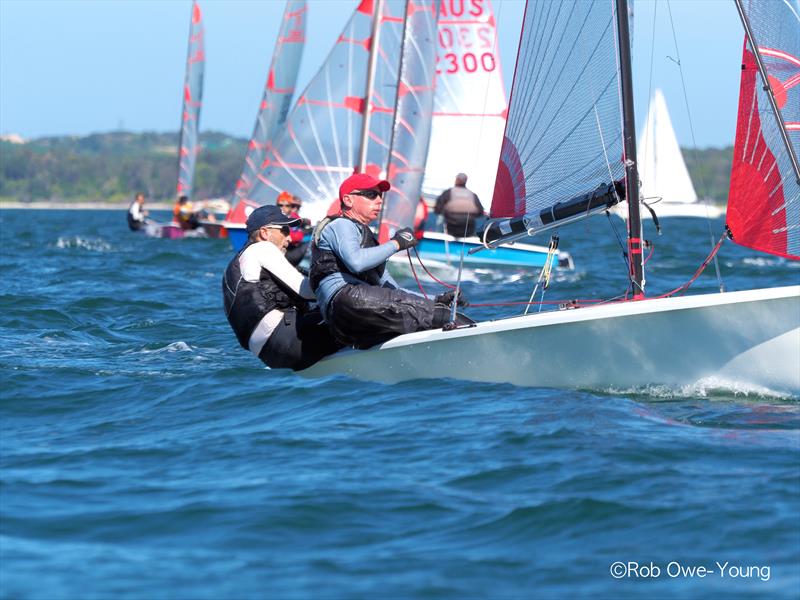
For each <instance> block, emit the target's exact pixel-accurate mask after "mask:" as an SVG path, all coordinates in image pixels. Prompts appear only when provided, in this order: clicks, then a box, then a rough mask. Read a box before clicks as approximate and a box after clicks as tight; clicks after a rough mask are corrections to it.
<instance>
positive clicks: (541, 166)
mask: <svg viewBox="0 0 800 600" xmlns="http://www.w3.org/2000/svg"><path fill="white" fill-rule="evenodd" d="M614 10H615V3H614V2H612V1H608V2H583V1H580V0H574V1H564V2H558V3H556V2H529V3H528V4H527V7H526V10H525V16H524V24H523V33H522V38H521V40H520V48H519V55H518V58H517V65H516V69H515V73H514V83H513V87H512V92H511V109H510V112H509V115H508V123H507V125H506V132H505V137H504V139H503V147H502V151H501V155H500V163H499V166H498V170H497V181H496V183H495V189H494V199H493V201H492V210H491V216H492V217H522V216H523V215H526V217H525V219H524V220H520V223H521V224H524V227H520V229H522V231H523V232H524V231H525V230H528V231H530V230H535V229H537V228H541V227H542V225H543V222H542V221H543V220H544V221H545V223H544V225H547V222H546V218H544V217H543V216H542V213H544V212H545V211H550V210H551V209H553V207H554V206H556V205H557V203H559V202H564V201H567V200H570V199H571V198H575V197H576V196H579V195H581V194H588V195H589V197H591V196H592V195H594V196H598V197H602V198H608V201H609V202H612V203H613V202H616V201H617V200H618V198H617V197H616V195H617V194H618V193H622V189H623V186H621V185H616V186H615V185H614V182H618V181H621V180H622V179H623V177H624V164H623V162H622V156H623V147H622V114H621V110H622V109H621V101H620V84H619V77H618V67H617V58H616V56H617V54H616V17H615V12H614ZM600 186H602V187H600ZM603 202H606V200H603ZM581 206H583V205H581ZM557 208H558V207H556V210H557ZM580 211H582V212H585V213H587V214H588V212H589V211H588V210H587V209H586V207H584V208H581V209H579V214H577V215H572V216H573V217H580V216H582V215H581V214H580ZM568 212H569V211H568ZM495 225H496V227H495V231H494V233H495V234H498V235H497V236H498V237H501V236H502V235H505V234H507V233H510V230H509V231H506V229H509V228H508V225H509V224H508V223H505V224H503V222H501V223H496V224H495Z"/></svg>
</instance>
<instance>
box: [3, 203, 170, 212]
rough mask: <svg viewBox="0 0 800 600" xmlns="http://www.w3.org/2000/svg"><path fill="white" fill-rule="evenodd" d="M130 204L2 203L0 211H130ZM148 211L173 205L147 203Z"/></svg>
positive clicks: (165, 208)
mask: <svg viewBox="0 0 800 600" xmlns="http://www.w3.org/2000/svg"><path fill="white" fill-rule="evenodd" d="M128 206H130V202H47V201H41V202H0V210H3V209H5V208H7V209H31V210H128ZM144 207H145V209H146V210H172V205H171V204H166V203H163V202H145V205H144Z"/></svg>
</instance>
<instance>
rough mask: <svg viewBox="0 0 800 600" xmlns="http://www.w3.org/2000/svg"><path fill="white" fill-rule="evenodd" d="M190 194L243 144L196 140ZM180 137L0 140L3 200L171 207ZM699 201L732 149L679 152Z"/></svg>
mask: <svg viewBox="0 0 800 600" xmlns="http://www.w3.org/2000/svg"><path fill="white" fill-rule="evenodd" d="M200 144H201V151H200V153H199V155H198V160H197V166H196V169H195V182H194V190H195V191H194V196H195V197H196V198H220V197H225V196H228V195H229V194H231V193H232V192H233V189H234V186H235V184H236V180H237V179H238V177H239V174H240V172H241V169H242V163H243V161H244V154H245V150H246V147H247V140H244V139H242V138H236V137H232V136H229V135H226V134H223V133H216V132H206V133H202V134H201V135H200ZM177 147H178V134H177V133H129V132H122V131H120V132H110V133H99V134H93V135H89V136H85V137H77V136H60V137H46V138H39V139H35V140H31V141H28V142H26V143H24V144H20V143H13V142H10V141H0V200H6V201H9V200H12V201H17V202H32V201H41V200H49V201H54V202H58V201H63V202H78V201H80V202H86V201H97V202H121V201H125V200H129V199H131V198H132V197H133V194H134V193H135V192H137V191H142V192H144V193H145V194H146V195H147V197H148V199H150V200H155V201H172V200H174V195H175V185H176V181H177V169H178V157H177V154H178V152H177ZM683 155H684V159H685V160H686V166H687V167H688V169H689V174H690V175H691V177H692V181H693V182H694V185H695V188H696V190H697V194H698V196H701V197H707V198H711V199H712V200H713V201H714V202H716V203H724V202H725V201H726V200H727V197H728V182H729V178H730V168H731V160H732V155H733V148H732V147H727V148H708V149H703V150H687V149H684V150H683Z"/></svg>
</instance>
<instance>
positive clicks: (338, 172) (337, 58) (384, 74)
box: [247, 0, 405, 221]
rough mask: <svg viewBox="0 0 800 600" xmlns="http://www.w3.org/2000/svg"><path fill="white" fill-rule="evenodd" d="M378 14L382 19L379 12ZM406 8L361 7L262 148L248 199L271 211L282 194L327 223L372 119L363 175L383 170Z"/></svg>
mask: <svg viewBox="0 0 800 600" xmlns="http://www.w3.org/2000/svg"><path fill="white" fill-rule="evenodd" d="M378 9H380V11H378ZM404 11H405V2H402V1H400V0H384V1H383V2H380V1H379V0H362V1H361V2H360V3H359V5H358V7H357V8H356V11H355V13H354V14H353V16H352V17H351V18H350V20H349V21H348V23H347V25H346V26H345V28H344V31H343V32H342V33H341V35H340V36H339V38H338V39H337V40H336V44H335V45H334V47H333V49H332V50H331V52H330V54H329V55H328V57H327V59H326V61H325V62H324V63H323V65H322V67H321V68H320V70H319V72H318V73H317V74H316V75H315V76H314V77H313V79H312V80H311V81H310V83H309V84H308V86H307V87H306V89H305V90H304V91H303V93H302V94H301V95H300V97H299V98H298V100H297V103H296V105H295V107H294V108H293V109H292V112H291V113H290V115H289V117H288V119H287V120H286V123H285V126H284V128H283V129H282V130H281V132H280V135H279V136H277V137H275V139H274V140H270V141H269V142H268V144H267V149H266V152H265V157H264V160H263V162H262V164H261V169H260V172H259V174H258V178H257V181H255V182H254V184H253V186H252V188H251V189H250V191H249V193H248V195H247V199H248V200H250V201H253V202H255V203H256V204H258V205H263V204H273V203H274V202H275V198H276V196H277V195H278V194H279V193H280V192H281V191H283V190H286V191H288V192H290V193H292V194H294V195H297V196H299V197H300V198H302V200H303V216H304V217H308V218H310V219H311V220H312V221H314V220H317V219H319V218H321V217H323V216H324V215H325V212H326V210H327V208H328V206H329V205H330V203H331V201H333V200H334V199H335V198H338V195H339V184H340V183H341V182H342V181H343V180H344V179H346V178H347V177H348V176H349V175H350V174H352V173H353V172H354V170H355V169H357V168H358V162H359V161H358V159H359V156H358V155H359V150H360V147H361V127H362V123H363V119H364V114H365V112H366V111H369V115H370V121H369V137H368V139H367V151H366V167H365V170H366V171H367V172H372V173H374V174H376V175H378V174H381V173H382V171H383V169H384V168H385V166H386V164H387V162H388V155H389V145H390V142H391V134H392V126H393V122H394V119H393V117H394V105H395V96H396V93H397V70H398V65H399V62H400V46H401V39H402V35H403V15H404ZM377 12H380V14H379V15H377V18H378V19H380V21H379V25H380V27H379V32H378V40H379V41H378V44H377V48H376V50H377V52H378V55H377V63H376V69H375V77H374V80H373V85H372V87H371V89H369V90H368V89H367V79H368V77H367V75H368V63H369V56H370V48H371V47H372V46H373V40H372V22H373V18H375V13H377Z"/></svg>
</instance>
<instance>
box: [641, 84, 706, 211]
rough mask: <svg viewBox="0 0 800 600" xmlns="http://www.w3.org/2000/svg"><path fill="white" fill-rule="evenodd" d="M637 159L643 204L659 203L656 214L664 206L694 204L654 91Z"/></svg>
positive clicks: (666, 113) (663, 103)
mask: <svg viewBox="0 0 800 600" xmlns="http://www.w3.org/2000/svg"><path fill="white" fill-rule="evenodd" d="M637 156H638V157H639V177H640V178H641V180H642V186H641V189H640V193H641V195H642V197H643V198H644V201H645V202H650V201H653V200H656V199H660V203H659V204H658V205H656V212H658V208H659V207H661V206H663V205H664V204H689V203H694V202H697V193H696V192H695V191H694V186H693V185H692V179H691V177H689V171H688V169H687V168H686V163H685V162H684V160H683V155H682V154H681V149H680V146H678V138H676V137H675V130H674V129H673V128H672V120H671V119H670V118H669V111H668V110H667V102H666V101H665V100H664V94H663V93H662V92H661V90H660V89H656V90H655V92H654V93H653V98H652V100H650V109H649V110H648V111H647V121H646V122H645V126H644V130H643V131H642V134H641V136H640V137H639V144H638V145H637Z"/></svg>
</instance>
